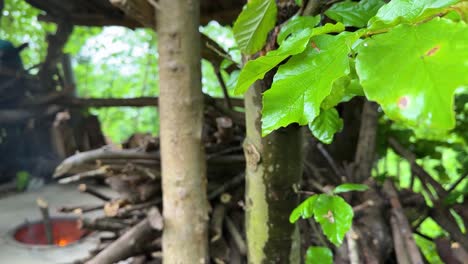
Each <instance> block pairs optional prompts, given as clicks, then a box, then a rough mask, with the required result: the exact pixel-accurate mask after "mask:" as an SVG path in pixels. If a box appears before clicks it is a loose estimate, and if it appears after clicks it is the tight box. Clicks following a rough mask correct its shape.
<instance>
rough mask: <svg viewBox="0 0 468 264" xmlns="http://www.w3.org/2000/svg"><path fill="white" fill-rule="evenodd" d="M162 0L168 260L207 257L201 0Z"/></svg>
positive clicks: (165, 248)
mask: <svg viewBox="0 0 468 264" xmlns="http://www.w3.org/2000/svg"><path fill="white" fill-rule="evenodd" d="M158 3H159V5H158V6H159V9H158V10H157V11H158V13H157V15H156V18H157V23H156V24H157V29H158V30H157V31H158V37H159V43H158V44H159V46H158V49H159V77H160V78H159V83H160V91H161V92H160V97H159V113H160V114H159V115H160V127H161V167H162V189H163V208H164V210H163V216H164V231H163V243H162V245H163V254H164V263H165V264H172V263H181V264H185V263H187V264H188V263H190V264H191V263H208V236H207V224H208V202H207V195H206V181H207V180H206V165H205V163H206V161H205V157H204V150H203V142H202V126H203V101H204V97H203V94H202V90H201V69H200V68H201V65H200V60H201V55H200V33H199V31H198V26H199V21H200V19H199V16H200V10H199V9H200V4H199V1H197V0H193V1H183V0H160V1H159V2H158Z"/></svg>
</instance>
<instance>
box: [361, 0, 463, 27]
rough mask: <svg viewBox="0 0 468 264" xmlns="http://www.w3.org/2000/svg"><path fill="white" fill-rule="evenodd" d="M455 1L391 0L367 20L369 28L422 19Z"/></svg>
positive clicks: (457, 0) (455, 0)
mask: <svg viewBox="0 0 468 264" xmlns="http://www.w3.org/2000/svg"><path fill="white" fill-rule="evenodd" d="M457 2H459V0H392V1H390V2H389V3H388V4H386V5H384V6H382V8H380V9H379V11H378V12H377V14H376V15H375V17H373V18H371V19H370V20H369V29H381V28H385V27H389V26H394V25H397V24H400V23H414V22H417V21H422V20H424V19H426V18H428V17H430V16H433V15H435V14H438V13H440V12H441V11H442V10H444V9H445V8H447V7H449V6H451V5H453V4H456V3H457Z"/></svg>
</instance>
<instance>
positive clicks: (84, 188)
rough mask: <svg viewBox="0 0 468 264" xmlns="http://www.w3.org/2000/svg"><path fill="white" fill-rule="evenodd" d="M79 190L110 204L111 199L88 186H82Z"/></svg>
mask: <svg viewBox="0 0 468 264" xmlns="http://www.w3.org/2000/svg"><path fill="white" fill-rule="evenodd" d="M78 190H79V191H80V192H83V193H87V194H91V195H92V196H94V197H96V198H99V199H101V200H103V201H105V202H108V201H110V200H111V198H109V197H107V196H106V195H104V194H102V193H100V192H99V191H97V190H95V189H93V188H91V187H89V186H87V185H86V184H80V185H79V186H78Z"/></svg>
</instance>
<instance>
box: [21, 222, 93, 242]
mask: <svg viewBox="0 0 468 264" xmlns="http://www.w3.org/2000/svg"><path fill="white" fill-rule="evenodd" d="M51 222H52V233H53V238H54V245H56V246H59V247H64V246H67V245H69V244H71V243H73V242H76V241H78V240H80V239H81V238H83V237H85V236H86V235H87V234H88V233H89V232H88V231H86V230H82V229H79V228H78V226H77V222H76V219H67V218H52V219H51ZM13 236H14V238H15V240H16V241H18V242H20V243H24V244H28V245H47V237H46V232H45V228H44V225H43V223H42V222H41V221H39V222H34V223H26V224H24V225H22V226H20V227H19V228H18V229H17V230H16V231H15V232H14V235H13Z"/></svg>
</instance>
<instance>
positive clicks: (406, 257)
mask: <svg viewBox="0 0 468 264" xmlns="http://www.w3.org/2000/svg"><path fill="white" fill-rule="evenodd" d="M383 191H384V193H385V195H386V196H387V197H388V198H389V200H390V204H391V206H392V209H391V212H392V214H391V217H390V223H391V226H392V234H393V245H394V247H395V254H396V257H397V260H398V263H423V260H422V258H421V254H420V252H419V249H418V247H417V246H416V242H415V241H414V239H413V236H412V230H411V227H410V224H409V223H408V219H407V218H406V216H405V214H404V212H403V208H402V206H401V203H400V200H399V199H398V193H397V191H396V189H395V187H394V185H393V183H392V182H391V181H390V180H386V181H385V183H384V186H383Z"/></svg>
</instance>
